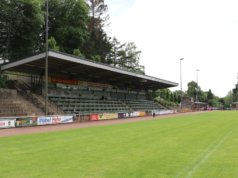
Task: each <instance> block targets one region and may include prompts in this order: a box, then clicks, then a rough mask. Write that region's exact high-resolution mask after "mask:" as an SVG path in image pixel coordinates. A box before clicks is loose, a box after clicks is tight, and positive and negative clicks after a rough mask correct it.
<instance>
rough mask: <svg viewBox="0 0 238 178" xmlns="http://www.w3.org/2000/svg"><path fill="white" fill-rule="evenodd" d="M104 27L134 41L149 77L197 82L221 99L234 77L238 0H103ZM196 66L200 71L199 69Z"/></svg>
mask: <svg viewBox="0 0 238 178" xmlns="http://www.w3.org/2000/svg"><path fill="white" fill-rule="evenodd" d="M105 4H107V5H108V13H109V16H110V19H109V22H110V25H109V26H108V27H107V29H106V31H107V33H108V34H109V36H112V37H113V36H116V37H117V39H118V40H119V41H121V42H135V44H136V46H137V47H138V50H141V51H142V53H141V57H140V63H141V65H144V66H145V72H146V74H147V75H150V76H154V77H157V78H161V79H165V80H169V81H172V82H176V83H178V87H174V88H171V90H179V89H180V87H181V85H180V59H181V58H184V59H183V60H182V61H181V68H182V70H181V71H182V90H183V91H185V90H187V84H188V82H190V81H195V82H198V85H199V86H200V87H201V89H202V90H203V91H208V90H209V89H211V90H212V92H213V94H215V95H216V96H219V97H224V96H226V95H227V93H228V92H229V91H230V90H232V89H233V88H234V87H235V84H236V83H237V75H238V11H237V7H238V1H237V0H105ZM197 70H199V71H197Z"/></svg>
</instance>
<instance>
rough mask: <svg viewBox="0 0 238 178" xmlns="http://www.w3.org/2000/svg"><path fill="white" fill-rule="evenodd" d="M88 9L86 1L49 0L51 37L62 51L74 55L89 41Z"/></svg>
mask: <svg viewBox="0 0 238 178" xmlns="http://www.w3.org/2000/svg"><path fill="white" fill-rule="evenodd" d="M87 23H88V7H87V4H86V3H85V1H84V0H49V37H54V38H55V40H56V41H57V44H58V46H59V48H60V50H61V51H63V52H66V53H69V54H73V51H74V49H80V51H81V49H83V46H84V45H85V42H86V41H87V39H88V28H87Z"/></svg>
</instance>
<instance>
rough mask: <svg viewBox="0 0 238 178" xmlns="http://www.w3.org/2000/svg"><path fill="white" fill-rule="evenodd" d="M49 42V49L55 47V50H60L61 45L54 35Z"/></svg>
mask: <svg viewBox="0 0 238 178" xmlns="http://www.w3.org/2000/svg"><path fill="white" fill-rule="evenodd" d="M48 43H49V49H53V50H55V51H59V49H60V48H59V46H58V45H57V42H56V40H55V38H54V37H50V39H49V40H48Z"/></svg>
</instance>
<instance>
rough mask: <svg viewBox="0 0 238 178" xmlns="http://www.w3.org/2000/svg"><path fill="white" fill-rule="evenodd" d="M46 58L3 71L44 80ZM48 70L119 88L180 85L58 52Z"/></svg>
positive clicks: (33, 58)
mask: <svg viewBox="0 0 238 178" xmlns="http://www.w3.org/2000/svg"><path fill="white" fill-rule="evenodd" d="M45 55H46V53H40V54H38V55H34V56H31V57H28V58H25V59H22V60H18V61H15V62H11V63H7V64H3V65H2V66H1V70H2V71H4V70H8V71H16V72H24V73H30V74H38V75H42V76H43V75H44V73H45ZM48 69H49V76H58V77H63V78H65V79H77V80H84V81H91V82H99V83H105V84H110V85H113V86H116V87H118V88H132V89H146V90H147V89H152V90H156V89H162V88H169V87H175V86H177V85H178V84H177V83H175V82H171V81H167V80H163V79H159V78H156V77H152V76H148V75H142V74H137V73H134V72H130V71H127V70H122V69H119V68H115V67H112V66H110V65H105V64H102V63H98V62H94V61H91V60H86V59H83V58H80V57H76V56H72V55H68V54H65V53H60V52H55V51H49V52H48Z"/></svg>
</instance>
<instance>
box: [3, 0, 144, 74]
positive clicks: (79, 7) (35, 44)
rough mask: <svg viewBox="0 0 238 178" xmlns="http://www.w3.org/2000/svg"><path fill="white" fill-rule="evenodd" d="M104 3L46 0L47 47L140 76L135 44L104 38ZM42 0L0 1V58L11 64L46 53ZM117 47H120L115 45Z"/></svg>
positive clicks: (90, 0)
mask: <svg viewBox="0 0 238 178" xmlns="http://www.w3.org/2000/svg"><path fill="white" fill-rule="evenodd" d="M107 10H108V6H107V5H106V4H105V2H104V0H49V24H48V25H49V28H48V32H49V39H48V43H49V47H50V49H54V50H57V51H62V52H65V53H69V54H75V55H77V56H84V57H86V58H88V59H91V60H95V61H99V62H103V63H107V64H110V65H114V66H115V67H121V68H125V69H127V70H130V71H134V72H140V73H143V66H140V65H139V60H140V53H141V51H139V50H137V47H136V45H135V44H134V43H130V42H129V43H126V44H122V45H121V47H119V46H120V42H119V41H118V40H117V42H115V41H114V39H111V37H109V36H108V35H107V33H106V32H105V30H104V27H105V26H106V25H108V20H109V15H108V14H107ZM45 15H46V13H45V0H1V1H0V44H1V45H0V57H1V58H3V59H8V60H10V61H14V60H18V59H21V58H24V57H26V56H30V55H33V54H35V53H38V52H41V51H44V50H45ZM118 45H119V46H118Z"/></svg>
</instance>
